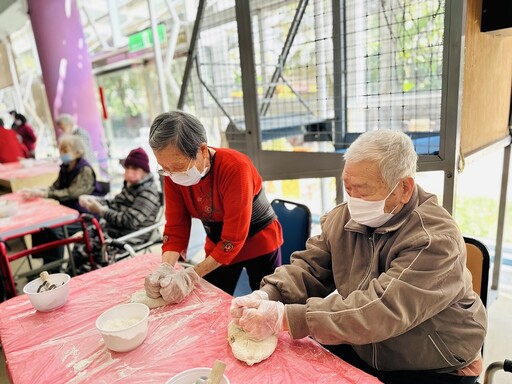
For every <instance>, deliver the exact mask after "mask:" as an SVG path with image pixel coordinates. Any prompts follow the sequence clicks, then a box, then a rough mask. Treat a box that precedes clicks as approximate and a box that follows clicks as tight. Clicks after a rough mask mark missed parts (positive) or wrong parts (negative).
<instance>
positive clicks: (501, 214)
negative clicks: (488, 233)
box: [491, 145, 510, 289]
mask: <svg viewBox="0 0 512 384" xmlns="http://www.w3.org/2000/svg"><path fill="white" fill-rule="evenodd" d="M509 171H510V145H507V146H506V147H505V152H504V154H503V170H502V174H501V194H500V204H499V209H498V231H497V234H496V248H495V249H494V266H493V271H492V284H491V289H498V285H499V282H500V271H501V256H502V252H503V231H504V229H505V212H506V207H507V187H508V174H509Z"/></svg>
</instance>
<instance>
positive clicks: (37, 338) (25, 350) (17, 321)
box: [0, 254, 379, 384]
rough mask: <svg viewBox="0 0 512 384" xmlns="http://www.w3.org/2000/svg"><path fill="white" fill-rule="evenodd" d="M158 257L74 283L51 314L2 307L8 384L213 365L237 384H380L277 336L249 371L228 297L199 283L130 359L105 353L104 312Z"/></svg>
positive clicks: (152, 323) (168, 373) (146, 375)
mask: <svg viewBox="0 0 512 384" xmlns="http://www.w3.org/2000/svg"><path fill="white" fill-rule="evenodd" d="M159 261H160V255H155V254H147V255H141V256H137V257H136V258H133V259H129V260H124V261H121V262H119V263H117V264H115V265H112V266H110V267H106V268H103V269H100V270H96V271H93V272H90V273H88V274H85V275H81V276H78V277H74V278H72V279H71V282H70V290H71V292H70V296H69V300H68V302H67V303H66V305H64V306H63V307H61V308H59V309H57V310H55V311H53V312H49V313H40V312H37V311H36V310H34V309H33V308H32V306H31V305H30V302H29V300H28V298H27V296H26V295H23V296H18V297H15V298H13V299H11V300H8V301H6V302H4V303H2V304H0V338H1V342H2V346H3V349H4V353H5V356H6V364H7V369H8V373H9V374H10V376H11V378H12V380H13V382H14V383H31V384H32V383H95V384H97V383H131V384H136V383H141V384H142V383H144V384H147V383H165V382H166V381H167V380H169V379H170V378H171V377H172V376H174V375H175V374H177V373H179V372H181V371H184V370H187V369H190V368H196V367H211V366H212V365H213V362H214V361H215V360H216V359H220V360H222V361H224V362H225V363H226V365H227V367H226V371H225V374H226V376H227V377H228V378H229V380H230V381H231V383H232V384H238V383H244V384H245V383H258V384H265V383H272V384H276V383H358V384H363V383H379V381H378V380H377V379H376V378H374V377H372V376H369V375H367V374H366V373H364V372H362V371H360V370H358V369H356V368H354V367H352V366H350V365H349V364H347V363H345V362H344V361H343V360H341V359H339V358H337V357H336V356H334V355H332V354H331V353H330V352H328V351H327V350H325V349H324V348H323V347H321V346H320V345H319V344H317V343H316V342H315V341H313V340H311V339H302V340H292V339H291V338H290V337H289V336H288V334H287V333H285V332H282V333H281V335H280V336H279V343H278V346H277V349H276V351H275V352H274V354H273V355H272V356H271V357H270V358H269V359H267V360H265V361H263V362H261V363H259V364H255V365H253V366H251V367H249V366H247V365H246V364H245V363H242V362H240V361H238V360H237V359H235V358H234V357H233V355H232V353H231V348H230V346H229V344H228V341H227V325H228V323H229V321H230V317H229V314H228V309H229V305H230V302H231V296H229V295H227V294H225V293H224V292H222V291H221V290H219V289H218V288H216V287H214V286H213V285H211V284H209V283H208V282H206V281H202V282H201V283H200V284H199V285H198V286H197V287H196V288H195V289H194V291H193V292H192V293H191V294H190V295H189V297H187V298H186V299H185V300H184V301H183V302H182V303H180V304H177V305H169V306H165V307H161V308H157V309H153V310H151V313H150V317H149V332H148V336H147V338H146V340H145V341H144V343H143V344H142V345H141V346H139V347H138V348H136V349H135V350H133V351H130V352H125V353H117V352H111V351H109V350H108V349H106V347H105V344H104V343H103V340H102V338H101V335H100V333H99V332H98V331H97V330H96V328H95V321H96V318H97V317H98V316H99V315H100V314H101V313H102V312H103V311H105V310H106V309H108V308H110V307H112V306H114V305H117V304H121V303H125V302H128V301H129V300H130V296H131V294H132V293H133V292H135V291H137V290H140V289H143V282H144V276H145V275H146V274H147V273H148V272H149V271H151V270H152V269H153V268H155V267H156V266H157V265H158V263H159Z"/></svg>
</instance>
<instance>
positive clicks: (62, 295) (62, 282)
mask: <svg viewBox="0 0 512 384" xmlns="http://www.w3.org/2000/svg"><path fill="white" fill-rule="evenodd" d="M49 279H50V283H51V284H55V285H56V286H57V288H54V289H51V290H49V291H44V292H39V293H38V292H37V290H38V288H39V287H40V286H41V284H43V281H42V280H41V278H40V277H38V278H37V279H35V280H32V281H31V282H30V283H28V284H27V285H25V286H24V287H23V293H26V294H27V296H28V299H29V300H30V303H31V304H32V306H33V307H34V308H35V309H37V310H38V311H40V312H50V311H53V310H54V309H57V308H60V307H62V306H63V305H64V304H66V301H67V300H68V296H69V281H70V280H71V276H69V275H68V274H66V273H54V274H51V275H49Z"/></svg>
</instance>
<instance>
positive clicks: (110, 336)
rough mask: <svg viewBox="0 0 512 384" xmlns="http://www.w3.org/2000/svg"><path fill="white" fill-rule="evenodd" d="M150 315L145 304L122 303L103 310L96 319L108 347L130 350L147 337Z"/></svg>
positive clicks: (117, 350) (119, 350)
mask: <svg viewBox="0 0 512 384" xmlns="http://www.w3.org/2000/svg"><path fill="white" fill-rule="evenodd" d="M148 316H149V308H148V307H147V306H146V305H144V304H140V303H127V304H120V305H117V306H115V307H112V308H110V309H108V310H106V311H105V312H103V313H102V314H101V315H100V316H99V317H98V318H97V319H96V328H97V329H98V331H99V332H100V333H101V336H102V337H103V341H104V342H105V345H106V347H107V348H108V349H110V350H112V351H115V352H128V351H131V350H132V349H135V348H137V347H138V346H139V345H141V344H142V343H143V342H144V340H145V339H146V336H147V335H148Z"/></svg>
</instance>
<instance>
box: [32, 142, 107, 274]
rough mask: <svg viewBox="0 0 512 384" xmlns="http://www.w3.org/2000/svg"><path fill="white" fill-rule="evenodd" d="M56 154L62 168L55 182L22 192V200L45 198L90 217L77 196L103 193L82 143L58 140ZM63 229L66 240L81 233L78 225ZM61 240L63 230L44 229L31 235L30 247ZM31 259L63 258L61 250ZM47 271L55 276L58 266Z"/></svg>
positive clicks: (49, 260) (62, 249)
mask: <svg viewBox="0 0 512 384" xmlns="http://www.w3.org/2000/svg"><path fill="white" fill-rule="evenodd" d="M59 152H60V159H61V162H62V164H61V166H60V172H59V176H58V178H57V180H55V182H54V183H53V184H52V185H51V186H50V187H49V188H32V189H25V190H23V191H22V194H23V196H24V198H27V199H30V198H33V197H44V198H50V199H55V200H57V201H58V202H59V203H60V204H62V205H65V206H67V207H70V208H73V209H76V210H77V211H79V212H80V213H90V212H88V211H87V210H86V209H85V208H84V207H82V206H81V205H80V204H79V203H78V198H79V196H80V195H95V196H101V195H103V193H102V190H101V187H100V186H99V184H98V182H97V181H96V174H95V173H94V170H93V169H92V167H91V165H90V164H89V163H88V162H87V160H85V158H84V155H85V153H86V148H85V145H84V142H83V141H82V139H81V138H80V137H78V136H75V135H68V134H66V135H63V136H61V138H60V140H59ZM66 228H67V231H68V235H69V236H71V235H73V234H74V233H76V232H78V231H80V230H82V226H81V225H80V223H75V224H71V225H68V226H67V227H66ZM62 238H64V230H63V228H55V229H46V230H43V231H41V232H37V233H34V234H33V235H32V244H33V245H40V244H44V243H47V242H49V241H53V240H56V239H62ZM33 257H35V258H42V259H43V263H44V264H47V263H50V262H54V261H60V260H62V258H63V257H64V247H59V248H55V249H50V250H47V251H43V252H39V253H37V254H34V255H33ZM55 264H58V263H55ZM48 270H49V271H50V272H58V271H59V270H60V266H59V265H56V266H51V267H49V268H48Z"/></svg>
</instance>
